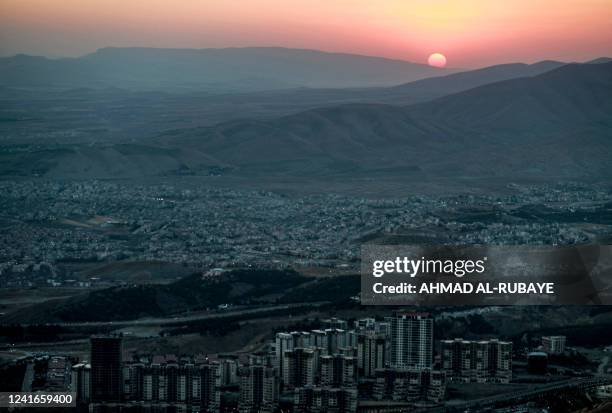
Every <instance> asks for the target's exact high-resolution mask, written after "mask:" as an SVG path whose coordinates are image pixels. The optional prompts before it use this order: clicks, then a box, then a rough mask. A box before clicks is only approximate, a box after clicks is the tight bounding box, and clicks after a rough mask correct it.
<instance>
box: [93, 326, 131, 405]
mask: <svg viewBox="0 0 612 413" xmlns="http://www.w3.org/2000/svg"><path fill="white" fill-rule="evenodd" d="M90 344H91V400H92V401H94V402H119V401H121V395H122V393H123V371H122V354H123V346H122V337H121V336H115V335H113V336H94V337H92V338H91V340H90Z"/></svg>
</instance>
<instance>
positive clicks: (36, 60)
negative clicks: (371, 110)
mask: <svg viewBox="0 0 612 413" xmlns="http://www.w3.org/2000/svg"><path fill="white" fill-rule="evenodd" d="M451 72H452V70H449V69H438V68H434V67H431V66H428V65H424V64H418V63H412V62H408V61H403V60H392V59H386V58H381V57H372V56H361V55H354V54H346V53H327V52H321V51H316V50H306V49H287V48H280V47H247V48H225V49H156V48H142V47H134V48H113V47H109V48H103V49H99V50H97V51H96V52H94V53H91V54H88V55H85V56H82V57H78V58H62V59H47V58H44V57H34V56H26V55H17V56H13V57H8V58H0V85H3V86H22V87H23V86H26V87H31V86H34V85H38V86H54V87H83V86H86V87H89V86H101V87H109V86H110V87H125V88H135V89H157V90H159V89H163V88H165V89H176V88H190V89H202V90H212V91H215V90H243V91H244V90H267V89H279V88H289V87H340V88H342V87H357V86H359V87H362V86H384V85H388V86H390V85H395V84H398V83H404V82H410V81H414V80H418V79H423V78H426V77H430V76H436V75H440V74H447V73H451Z"/></svg>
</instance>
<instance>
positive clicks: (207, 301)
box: [3, 270, 310, 323]
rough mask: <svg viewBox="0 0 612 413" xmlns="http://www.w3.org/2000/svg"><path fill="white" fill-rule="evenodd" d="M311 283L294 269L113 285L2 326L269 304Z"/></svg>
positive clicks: (8, 320)
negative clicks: (168, 282)
mask: <svg viewBox="0 0 612 413" xmlns="http://www.w3.org/2000/svg"><path fill="white" fill-rule="evenodd" d="M309 280H310V279H309V278H307V277H303V276H301V275H299V274H297V273H295V272H293V271H274V270H267V271H264V270H261V271H257V270H236V271H233V272H230V273H226V274H223V275H221V276H219V277H218V278H216V279H207V280H203V279H202V277H201V275H200V274H194V275H191V276H187V277H185V278H182V279H180V280H178V281H176V282H174V283H171V284H166V285H159V284H146V285H136V286H128V287H112V288H107V289H102V290H97V291H92V292H90V293H87V294H85V295H81V296H77V297H73V298H69V299H66V300H64V301H54V302H52V303H43V304H36V305H33V306H32V307H30V308H27V309H24V310H21V311H19V313H18V314H8V315H7V316H5V317H4V318H3V322H4V323H11V322H22V323H23V322H32V323H38V322H57V321H111V320H131V319H136V318H141V317H164V316H169V315H172V314H177V313H181V312H185V311H187V310H204V309H207V308H216V307H217V306H218V305H220V304H236V305H238V304H254V303H257V302H261V303H269V302H274V300H276V299H278V298H279V297H281V296H282V295H283V294H284V293H285V292H287V291H290V290H291V289H292V288H295V287H297V286H300V285H303V284H305V283H306V282H307V281H309Z"/></svg>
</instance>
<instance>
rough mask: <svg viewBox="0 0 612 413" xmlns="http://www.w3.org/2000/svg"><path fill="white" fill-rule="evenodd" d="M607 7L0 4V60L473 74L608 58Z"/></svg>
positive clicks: (100, 0) (125, 1) (512, 0)
mask: <svg viewBox="0 0 612 413" xmlns="http://www.w3.org/2000/svg"><path fill="white" fill-rule="evenodd" d="M611 22H612V0H463V1H458V0H454V1H451V0H379V1H372V0H367V1H366V0H214V1H213V0H0V55H12V54H15V53H28V54H41V55H48V56H76V55H81V54H85V53H88V52H91V51H93V50H95V49H97V48H99V47H104V46H154V47H191V48H202V47H227V46H285V47H301V48H311V49H320V50H327V51H341V52H349V53H360V54H368V55H376V56H385V57H392V58H398V59H405V60H411V61H416V62H422V63H425V62H426V60H427V57H428V56H429V54H431V53H433V52H440V53H443V54H445V55H446V57H447V58H448V64H449V66H454V67H477V66H484V65H489V64H495V63H502V62H514V61H524V62H533V61H538V60H543V59H559V60H566V61H570V60H578V61H579V60H585V59H591V58H594V57H599V56H603V55H607V56H610V55H612V23H611Z"/></svg>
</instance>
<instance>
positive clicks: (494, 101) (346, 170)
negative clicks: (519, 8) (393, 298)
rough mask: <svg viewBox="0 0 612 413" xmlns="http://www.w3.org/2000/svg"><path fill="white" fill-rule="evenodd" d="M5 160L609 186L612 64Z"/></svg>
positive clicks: (135, 172) (128, 169)
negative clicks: (407, 102)
mask: <svg viewBox="0 0 612 413" xmlns="http://www.w3.org/2000/svg"><path fill="white" fill-rule="evenodd" d="M9 160H10V162H4V161H2V162H0V164H1V165H2V167H1V168H2V169H1V171H3V173H4V174H6V173H7V171H10V170H11V168H13V169H14V170H17V171H22V172H24V171H25V173H26V174H27V173H28V167H25V168H24V166H27V165H37V167H38V168H40V170H39V171H38V172H37V173H39V174H43V175H47V176H51V177H111V178H112V177H130V176H147V175H148V176H150V175H172V174H196V175H197V174H202V173H208V172H210V171H211V168H213V169H212V171H213V173H220V174H235V175H240V176H246V177H251V178H253V177H258V176H267V177H273V176H284V175H292V176H296V177H319V178H321V179H324V178H325V177H327V176H335V175H342V176H348V177H350V176H355V174H357V175H359V174H361V175H362V176H363V175H364V174H365V176H368V175H370V174H372V173H374V172H375V174H376V176H377V177H379V178H382V179H384V176H386V174H396V175H397V174H399V175H400V176H406V177H416V178H417V179H420V180H422V181H426V180H428V179H431V178H435V177H449V178H452V179H456V178H462V177H465V178H475V177H478V178H496V179H497V178H503V179H508V180H515V179H530V178H533V177H538V178H539V177H563V178H566V179H603V177H610V176H612V171H611V170H610V168H609V165H610V164H612V63H602V64H569V65H564V66H561V67H559V68H556V69H554V70H551V71H548V72H546V73H543V74H540V75H537V76H533V77H524V78H519V79H512V80H505V81H501V82H496V83H492V84H488V85H484V86H479V87H476V88H473V89H470V90H467V91H463V92H460V93H457V94H453V95H449V96H445V97H442V98H439V99H436V100H433V101H430V102H426V103H421V104H417V105H411V106H394V105H385V104H350V105H341V106H334V107H327V108H317V109H313V110H308V111H305V112H300V113H297V114H293V115H289V116H283V117H280V118H277V119H273V120H244V121H231V122H224V123H221V124H219V125H216V126H214V127H205V128H195V129H179V130H176V131H172V132H167V133H164V134H162V135H160V136H158V137H157V138H156V139H155V140H154V141H149V142H146V143H145V142H142V143H139V144H130V145H125V144H122V145H110V146H107V147H71V148H66V149H64V150H56V151H54V152H49V151H46V152H44V153H40V154H37V153H29V154H27V155H24V156H23V157H17V158H16V159H12V158H11V159H9Z"/></svg>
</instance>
